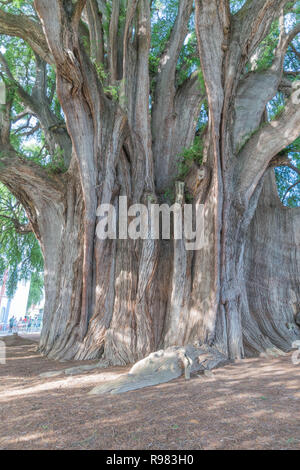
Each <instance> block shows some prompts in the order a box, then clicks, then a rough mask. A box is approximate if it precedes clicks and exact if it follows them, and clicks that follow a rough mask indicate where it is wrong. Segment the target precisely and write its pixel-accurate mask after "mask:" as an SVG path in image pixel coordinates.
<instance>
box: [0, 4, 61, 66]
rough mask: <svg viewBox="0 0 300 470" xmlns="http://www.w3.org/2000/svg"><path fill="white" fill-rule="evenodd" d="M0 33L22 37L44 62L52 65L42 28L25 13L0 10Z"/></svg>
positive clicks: (51, 57) (52, 61)
mask: <svg viewBox="0 0 300 470" xmlns="http://www.w3.org/2000/svg"><path fill="white" fill-rule="evenodd" d="M0 34H6V35H8V36H17V37H19V38H21V39H24V41H26V42H27V43H28V44H29V46H30V47H31V48H32V50H33V51H34V52H36V53H37V54H38V55H39V56H40V57H41V58H42V59H43V60H45V62H47V63H48V64H51V65H53V63H54V60H53V56H52V54H51V53H50V51H49V47H48V44H47V41H46V38H45V36H44V33H43V29H42V27H41V25H40V23H38V22H37V21H34V20H32V19H30V18H28V17H27V16H25V15H13V14H11V13H7V12H5V11H3V10H0Z"/></svg>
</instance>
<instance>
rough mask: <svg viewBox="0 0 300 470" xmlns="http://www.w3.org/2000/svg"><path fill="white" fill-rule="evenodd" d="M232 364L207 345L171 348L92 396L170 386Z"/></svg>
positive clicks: (101, 387)
mask: <svg viewBox="0 0 300 470" xmlns="http://www.w3.org/2000/svg"><path fill="white" fill-rule="evenodd" d="M228 362H229V360H228V358H227V357H226V356H225V355H224V354H221V353H220V352H219V351H218V350H216V349H215V348H212V347H209V346H207V345H203V346H201V347H196V346H192V345H187V346H185V347H171V348H168V349H166V350H162V351H157V352H154V353H152V354H150V355H149V356H148V357H146V358H145V359H142V360H141V361H139V362H137V363H136V364H135V365H134V366H133V367H132V368H131V370H130V372H129V373H128V374H124V375H122V376H121V377H118V378H117V379H115V380H111V381H109V382H106V383H105V384H103V385H100V386H97V387H95V388H94V389H93V390H91V392H90V393H89V394H90V395H100V394H103V393H112V394H117V393H124V392H128V391H131V390H138V389H140V388H144V387H150V386H153V385H158V384H162V383H166V382H170V381H171V380H173V379H176V378H178V377H180V376H181V375H182V374H183V373H184V374H185V378H186V379H187V380H188V379H189V378H190V375H191V374H192V373H195V372H199V371H203V372H204V371H206V370H211V369H214V368H216V367H220V366H221V365H225V364H227V363H228Z"/></svg>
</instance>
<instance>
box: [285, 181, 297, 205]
mask: <svg viewBox="0 0 300 470" xmlns="http://www.w3.org/2000/svg"><path fill="white" fill-rule="evenodd" d="M298 184H300V180H298V181H296V183H294V184H292V186H290V187H289V188H288V190H287V191H286V192H285V194H284V196H283V198H282V199H281V202H284V200H285V198H286V197H287V195H288V193H289V192H290V191H291V189H293V188H295V187H296V186H298Z"/></svg>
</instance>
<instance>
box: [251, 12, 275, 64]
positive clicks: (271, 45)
mask: <svg viewBox="0 0 300 470" xmlns="http://www.w3.org/2000/svg"><path fill="white" fill-rule="evenodd" d="M278 40H279V22H278V20H277V21H274V23H273V24H272V26H271V30H270V33H269V34H268V36H267V37H266V38H265V39H264V40H263V41H262V42H261V44H260V46H259V49H260V50H259V59H258V62H257V67H256V69H257V71H264V70H267V69H268V68H270V67H271V65H272V63H273V59H274V50H275V48H276V46H277V44H278Z"/></svg>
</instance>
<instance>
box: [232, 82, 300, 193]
mask: <svg viewBox="0 0 300 470" xmlns="http://www.w3.org/2000/svg"><path fill="white" fill-rule="evenodd" d="M293 89H294V91H293V93H292V95H291V97H290V99H289V100H288V102H287V104H286V106H285V109H284V111H283V113H282V114H281V116H280V117H279V119H278V120H276V121H271V122H270V123H268V124H265V125H263V127H262V128H261V129H260V130H259V131H258V132H256V133H255V134H254V135H253V137H251V138H250V140H249V141H248V142H247V143H246V145H245V146H244V147H243V149H242V150H241V151H240V153H239V156H238V160H237V165H236V186H237V191H238V192H239V193H240V194H241V195H242V196H243V197H245V198H246V200H249V199H250V197H251V195H252V194H253V191H254V190H255V188H256V186H257V184H258V182H259V180H260V179H261V177H262V176H263V174H264V172H265V171H266V169H267V167H268V166H269V163H270V162H271V160H272V159H273V158H274V156H275V155H277V154H278V153H279V152H281V151H282V150H283V149H285V148H286V147H287V146H288V145H290V144H291V143H292V142H294V140H296V138H297V137H298V136H299V133H300V106H299V104H300V82H295V83H294V85H293Z"/></svg>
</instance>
